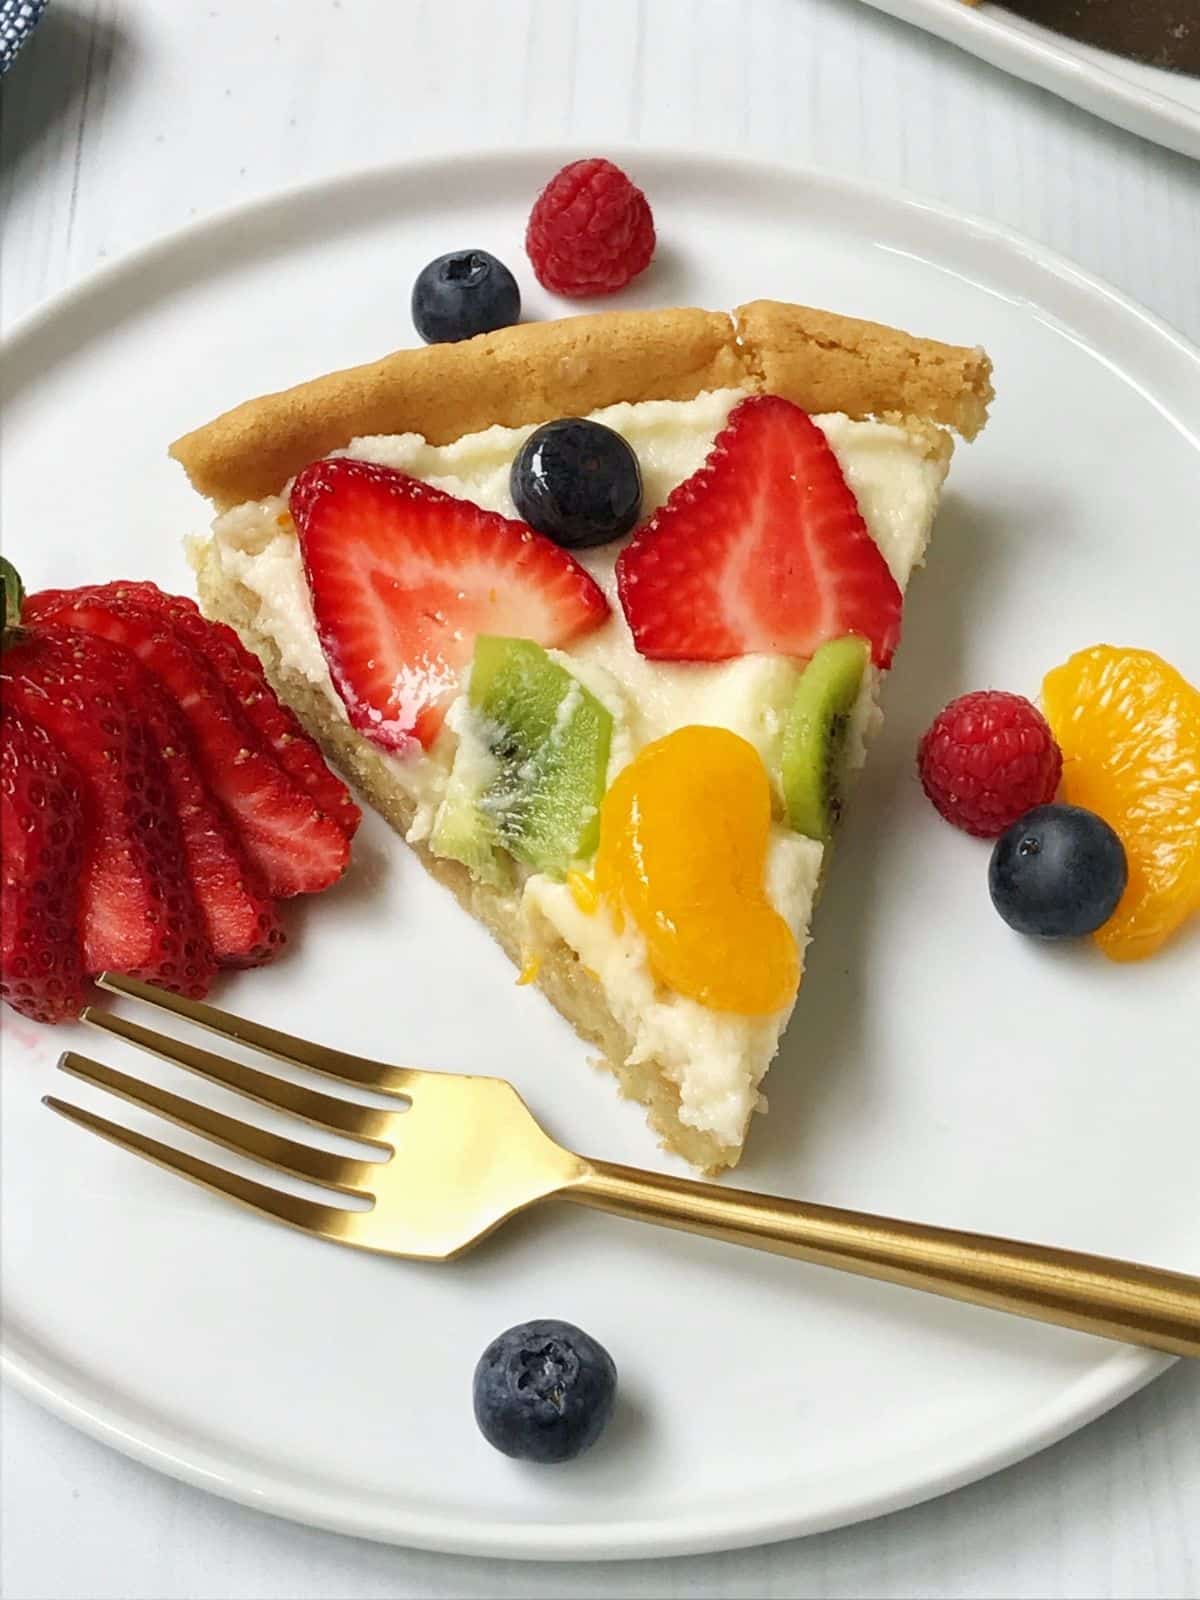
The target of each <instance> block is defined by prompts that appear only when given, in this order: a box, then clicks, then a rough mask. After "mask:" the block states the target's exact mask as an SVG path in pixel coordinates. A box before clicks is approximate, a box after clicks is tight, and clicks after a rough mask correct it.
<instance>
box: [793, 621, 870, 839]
mask: <svg viewBox="0 0 1200 1600" xmlns="http://www.w3.org/2000/svg"><path fill="white" fill-rule="evenodd" d="M869 655H870V651H869V647H868V645H867V643H866V640H864V639H857V638H854V637H851V636H847V637H846V638H844V639H832V640H830V642H829V643H828V644H823V645H822V646H821V647H820V649H819V650H817V652H816V654H815V655H814V656H813V658H812V660H811V661H810V662H809V663H808V665H807V666H806V667H805V669H804V671H803V672H802V673H801V674H800V681H799V683H798V684H797V685H796V696H795V699H794V700H793V701H792V705H791V709H790V710H789V712H788V716H787V722H786V723H785V725H784V730H783V753H782V767H783V794H784V798H785V800H786V801H787V810H788V821H789V822H790V823H791V825H792V827H793V828H795V830H796V832H797V833H804V834H807V835H808V837H809V838H810V839H820V840H821V841H822V842H823V843H827V842H828V841H829V839H830V838H831V837H832V835H833V830H834V827H835V826H836V824H837V820H838V817H839V816H840V815H841V810H842V782H843V779H844V776H845V769H844V757H845V748H846V727H847V723H848V722H849V718H850V712H851V710H852V708H853V706H854V702H855V701H856V700H857V699H858V693H859V690H860V689H861V687H862V680H863V673H864V672H865V671H866V668H867V661H868V659H869Z"/></svg>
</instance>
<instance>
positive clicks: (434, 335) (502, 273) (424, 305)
mask: <svg viewBox="0 0 1200 1600" xmlns="http://www.w3.org/2000/svg"><path fill="white" fill-rule="evenodd" d="M520 315H521V291H520V290H519V289H518V288H517V280H516V279H515V278H514V277H513V275H512V273H511V272H510V271H509V270H508V268H507V267H506V266H505V265H504V263H503V261H497V260H496V258H495V256H490V255H488V253H487V251H486V250H454V251H452V252H451V253H450V255H448V256H438V258H437V260H436V261H431V262H430V263H429V265H428V266H427V267H423V268H422V269H421V271H420V272H419V273H418V275H417V281H416V283H414V284H413V292H412V319H413V322H414V323H415V324H416V327H417V332H418V333H419V334H420V335H421V337H422V339H424V341H425V343H426V344H453V343H454V342H455V341H456V340H458V339H471V338H474V336H475V335H476V334H477V333H490V332H491V331H492V329H493V328H507V327H508V326H509V324H510V323H513V322H516V321H517V320H518V319H519V317H520Z"/></svg>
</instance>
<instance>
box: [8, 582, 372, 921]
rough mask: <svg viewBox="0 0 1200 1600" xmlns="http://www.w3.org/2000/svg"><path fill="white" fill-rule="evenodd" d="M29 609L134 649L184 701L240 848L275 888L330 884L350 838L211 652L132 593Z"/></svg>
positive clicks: (289, 891) (46, 600)
mask: <svg viewBox="0 0 1200 1600" xmlns="http://www.w3.org/2000/svg"><path fill="white" fill-rule="evenodd" d="M23 615H24V616H25V617H27V618H34V619H37V620H38V622H39V625H41V624H42V623H43V622H44V621H45V620H46V619H47V617H53V619H54V621H55V622H56V623H60V624H63V625H65V626H67V627H70V628H78V629H81V630H83V631H84V632H86V633H88V634H93V635H97V636H99V637H101V638H105V639H109V640H111V641H112V642H113V643H114V644H119V645H123V646H124V647H125V648H126V649H127V650H131V651H132V652H133V653H134V655H136V656H137V658H138V660H139V661H140V662H141V663H142V665H143V666H144V667H146V668H147V669H148V670H149V671H150V673H151V674H152V675H153V676H154V677H155V678H157V679H158V680H159V682H160V683H161V684H162V686H163V687H164V688H165V689H166V691H167V692H168V693H169V694H170V695H171V697H172V698H173V699H174V700H175V701H176V702H177V703H178V705H179V708H180V710H181V712H182V713H183V718H184V721H185V723H186V725H187V728H188V731H189V733H190V735H191V741H192V748H193V750H194V752H195V755H196V759H197V762H198V765H199V768H200V772H201V775H202V776H203V779H204V782H205V783H206V784H207V785H208V787H209V789H210V790H211V791H212V793H213V795H214V796H215V797H216V799H217V800H218V801H219V802H220V803H221V805H222V806H223V807H224V808H225V810H226V812H228V814H229V816H230V818H231V820H232V821H233V823H234V826H235V827H236V829H237V834H238V838H239V841H240V843H241V845H242V848H243V849H244V850H245V852H246V854H247V855H248V856H249V858H250V860H251V861H252V862H253V863H254V864H255V866H257V867H258V869H259V871H260V872H261V873H262V875H263V878H264V880H265V882H266V887H267V890H268V892H269V893H270V894H272V895H278V896H280V897H281V898H283V897H287V896H289V895H294V894H311V893H315V892H317V891H319V890H321V889H327V888H328V887H329V885H330V884H331V883H334V882H335V881H336V880H337V879H338V878H339V877H340V876H341V874H342V872H343V871H344V870H345V866H346V862H347V859H348V857H349V851H350V845H349V841H348V839H347V838H346V835H345V833H344V832H343V831H342V829H341V828H339V827H338V825H337V823H336V822H334V821H333V820H332V818H330V817H328V816H327V815H326V814H325V813H324V812H323V811H321V810H319V809H318V807H317V806H316V804H315V803H314V801H313V798H312V796H311V794H309V793H307V792H306V791H305V790H303V789H301V788H300V787H299V786H298V785H297V784H296V783H295V782H294V781H293V780H292V779H291V778H290V777H289V776H288V774H287V773H286V772H284V771H283V769H282V767H281V766H280V765H279V763H278V762H277V761H276V760H275V759H274V757H273V755H272V754H271V753H270V751H269V750H268V749H267V748H266V746H265V744H264V742H263V741H262V739H261V738H260V736H259V735H258V733H257V732H256V731H255V729H254V728H252V727H251V726H250V724H249V723H248V722H247V720H246V719H245V717H244V716H243V715H242V712H241V711H240V709H239V707H238V705H237V702H236V701H235V699H234V698H233V696H232V695H231V694H230V693H229V691H228V690H227V689H226V687H225V685H224V683H222V681H221V679H220V678H219V677H218V676H217V674H216V673H215V672H214V671H213V669H212V667H211V666H210V665H209V663H208V661H206V660H205V658H204V657H203V656H202V655H201V654H200V652H199V651H197V650H195V649H194V648H193V647H192V646H191V645H190V644H188V643H187V641H186V640H184V639H182V638H180V637H179V635H178V634H177V633H176V632H175V630H174V628H173V627H172V626H171V624H170V622H169V621H168V620H167V619H165V618H164V617H163V616H161V615H160V614H159V613H158V612H156V611H155V610H153V609H152V608H151V607H149V606H146V605H143V604H141V603H140V602H139V601H137V600H135V599H132V598H130V597H128V596H126V597H125V598H124V599H119V600H118V599H116V598H109V599H107V600H105V601H104V602H103V603H101V602H98V601H95V600H88V599H87V598H83V599H77V598H76V596H75V592H74V591H72V590H67V591H65V592H64V593H63V595H62V596H61V601H59V600H54V599H52V598H51V596H50V593H49V592H47V593H46V594H43V595H39V596H33V597H31V598H30V599H29V600H28V601H26V606H25V611H24V613H23Z"/></svg>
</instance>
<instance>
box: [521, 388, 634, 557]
mask: <svg viewBox="0 0 1200 1600" xmlns="http://www.w3.org/2000/svg"><path fill="white" fill-rule="evenodd" d="M509 486H510V488H511V490H512V497H513V504H514V505H515V506H516V508H517V513H518V515H519V516H521V517H523V518H524V520H525V521H526V522H527V523H528V524H529V526H530V527H531V528H536V529H537V531H538V532H539V533H544V534H546V535H547V537H548V538H551V539H553V540H554V542H555V544H559V545H563V546H564V547H565V548H566V549H568V550H581V549H585V548H586V547H587V546H588V545H594V544H607V543H608V542H609V540H610V539H619V538H620V537H621V535H622V534H623V533H628V532H629V530H630V529H631V528H632V527H633V525H634V523H636V521H637V519H638V514H639V512H640V511H641V509H642V471H641V468H640V467H639V466H638V458H637V456H636V455H635V453H634V451H633V447H632V446H631V445H629V444H627V443H626V441H625V440H624V439H622V437H621V435H620V434H619V433H614V432H613V430H612V429H611V428H606V427H605V426H604V424H603V423H601V422H588V421H586V420H585V419H584V418H582V417H562V418H561V419H560V420H559V421H557V422H547V423H544V424H543V425H542V426H541V427H540V428H537V429H535V431H534V432H533V433H531V434H530V435H529V437H528V439H526V441H525V443H524V444H523V445H522V446H521V448H520V450H519V451H518V452H517V457H516V460H515V461H514V462H513V464H512V473H511V476H510V478H509Z"/></svg>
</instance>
